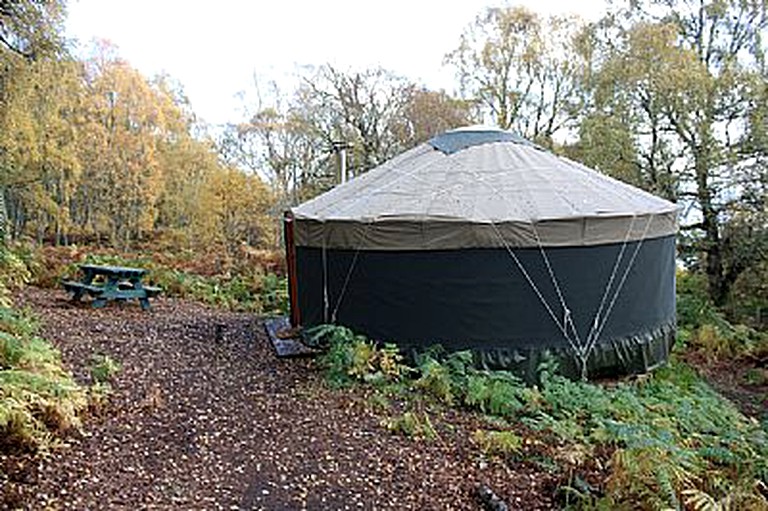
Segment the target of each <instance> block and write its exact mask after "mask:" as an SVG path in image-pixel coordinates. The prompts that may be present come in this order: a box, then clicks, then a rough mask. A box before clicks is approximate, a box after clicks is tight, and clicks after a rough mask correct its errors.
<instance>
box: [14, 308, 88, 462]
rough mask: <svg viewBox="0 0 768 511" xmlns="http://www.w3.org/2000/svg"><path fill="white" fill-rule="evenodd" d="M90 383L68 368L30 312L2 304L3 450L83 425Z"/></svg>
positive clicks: (50, 439)
mask: <svg viewBox="0 0 768 511" xmlns="http://www.w3.org/2000/svg"><path fill="white" fill-rule="evenodd" d="M88 404H89V391H88V389H86V388H84V387H81V386H80V385H78V384H77V383H76V382H75V381H74V379H73V378H72V375H71V374H70V373H69V372H67V371H65V370H64V369H63V367H62V364H61V358H60V356H59V353H58V351H56V350H55V349H54V348H53V347H52V346H51V345H50V344H49V343H48V342H47V341H45V340H44V339H42V338H40V337H39V336H38V335H37V322H36V321H35V319H34V318H33V317H32V316H30V315H29V314H27V313H24V312H19V311H15V310H12V309H10V308H7V307H1V308H0V450H13V449H22V450H34V449H40V448H44V447H47V446H50V445H52V444H53V443H54V442H55V439H56V436H57V435H58V434H60V433H63V432H65V431H67V430H70V429H73V428H77V427H79V426H80V416H81V414H82V413H83V412H84V411H85V410H86V409H87V407H88Z"/></svg>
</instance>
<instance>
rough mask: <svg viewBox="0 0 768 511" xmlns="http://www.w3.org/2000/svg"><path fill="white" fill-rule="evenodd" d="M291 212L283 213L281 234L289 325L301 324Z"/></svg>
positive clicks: (296, 325)
mask: <svg viewBox="0 0 768 511" xmlns="http://www.w3.org/2000/svg"><path fill="white" fill-rule="evenodd" d="M294 223H295V222H294V218H293V213H291V212H290V211H286V212H285V213H284V214H283V234H284V236H285V262H286V266H287V269H288V297H289V299H290V302H291V326H292V327H298V326H299V325H301V311H300V310H299V293H298V291H299V288H298V281H297V279H296V241H295V238H294V235H293V226H294Z"/></svg>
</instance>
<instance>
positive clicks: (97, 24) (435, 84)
mask: <svg viewBox="0 0 768 511" xmlns="http://www.w3.org/2000/svg"><path fill="white" fill-rule="evenodd" d="M514 3H515V4H523V5H526V6H528V7H530V8H531V9H533V10H535V11H537V12H540V13H542V14H552V13H560V14H564V13H567V12H575V13H577V14H580V15H581V16H582V17H584V18H586V19H596V18H598V17H599V16H600V14H601V13H602V11H603V9H604V1H603V0H577V1H571V2H564V1H562V0H560V1H558V0H520V1H517V2H514ZM500 4H501V3H500V2H498V1H497V2H493V1H490V0H456V1H453V2H452V1H451V0H380V1H376V2H371V1H369V0H356V1H355V0H325V1H312V0H266V1H265V0H251V1H246V0H241V1H237V0H218V1H215V2H210V1H205V2H203V1H199V0H194V1H192V0H187V1H182V0H70V5H69V16H68V20H67V34H68V36H69V37H71V38H76V39H77V40H79V41H80V43H81V46H83V47H84V46H87V43H89V42H90V41H91V40H92V39H93V38H100V39H108V40H110V41H111V42H112V43H114V44H116V45H117V47H118V49H119V53H120V55H121V56H122V57H123V58H125V59H126V60H128V61H129V62H130V63H131V64H132V65H133V66H134V67H136V68H138V69H139V70H140V71H141V72H142V73H144V74H145V75H146V76H153V75H155V74H157V73H160V72H166V73H168V74H169V75H170V76H171V77H173V78H174V79H176V80H178V81H179V82H180V83H181V84H182V85H183V86H184V90H185V91H186V93H187V96H188V97H189V98H190V100H191V102H192V107H193V109H194V111H195V112H196V113H197V114H198V115H199V116H200V117H202V118H203V119H204V120H205V121H207V122H209V123H212V124H219V123H225V122H235V121H237V120H239V118H240V112H241V110H242V101H241V99H238V97H237V94H238V93H240V92H243V91H246V92H247V91H249V90H250V91H252V90H253V89H254V86H253V83H254V79H253V77H254V75H258V76H259V80H260V81H261V82H262V83H264V82H266V81H270V80H276V81H277V82H278V83H281V82H282V83H286V82H290V77H291V76H293V75H294V74H295V72H296V69H297V68H298V66H302V65H308V64H310V65H321V64H324V63H331V64H334V65H336V66H339V67H340V68H342V69H353V70H361V69H365V68H368V67H376V66H382V67H384V68H386V69H389V70H391V71H394V72H395V73H397V74H400V75H402V76H406V77H408V78H410V79H411V80H414V81H417V82H420V83H423V84H424V85H426V86H427V87H430V88H432V89H441V88H442V89H445V90H447V91H448V92H453V89H454V87H455V85H454V79H453V74H452V71H451V70H450V69H449V68H445V67H443V65H442V60H443V56H444V55H445V54H446V53H447V52H449V51H451V50H453V49H454V48H455V47H456V46H457V45H458V40H459V35H460V34H461V32H462V31H463V30H464V28H465V27H466V26H467V25H468V24H469V23H471V22H472V20H474V18H475V16H476V15H477V14H478V13H479V12H480V11H481V10H482V9H483V8H484V7H487V6H490V5H500Z"/></svg>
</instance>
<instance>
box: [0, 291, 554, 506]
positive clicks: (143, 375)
mask: <svg viewBox="0 0 768 511" xmlns="http://www.w3.org/2000/svg"><path fill="white" fill-rule="evenodd" d="M20 302H21V303H22V305H25V306H28V307H30V308H31V309H33V310H34V311H35V312H36V313H37V314H38V315H39V317H40V318H41V320H42V322H43V325H44V326H43V334H44V336H45V337H46V338H48V339H49V340H51V341H52V342H53V343H54V344H55V345H56V346H57V347H59V349H60V350H61V352H62V357H63V359H64V362H65V364H66V365H67V366H68V367H70V368H71V369H72V371H73V372H74V374H75V376H76V377H77V379H78V380H80V381H83V382H88V381H89V370H88V366H89V363H90V359H91V357H92V356H93V355H94V354H96V353H99V354H105V355H109V356H110V357H112V358H113V359H115V360H117V361H118V362H120V364H121V365H122V370H121V371H120V372H119V373H118V375H117V376H116V378H115V380H114V383H113V387H114V392H113V394H112V396H111V398H110V403H109V405H108V407H107V408H106V409H105V410H103V411H102V412H101V413H100V414H99V415H98V416H94V417H91V418H89V419H88V420H87V421H86V425H85V427H84V428H83V431H82V433H80V434H78V435H76V436H73V437H70V438H68V439H67V440H66V442H67V445H65V446H63V447H62V448H60V449H55V450H53V451H52V452H51V453H49V454H45V455H39V456H37V457H34V458H33V457H29V456H15V457H3V458H1V461H2V463H1V464H0V468H2V469H3V470H5V471H6V476H7V478H8V479H9V480H10V483H9V484H7V485H5V487H4V488H2V489H0V507H2V506H6V507H20V508H26V509H42V508H49V509H127V508H133V509H136V508H138V509H398V510H401V509H479V505H478V503H477V501H476V500H475V498H474V488H475V487H476V485H477V484H478V483H481V482H483V483H487V484H489V485H490V486H491V487H492V488H494V489H495V490H496V491H497V492H498V493H499V494H500V495H501V496H502V498H503V499H504V500H506V502H507V503H508V504H510V508H512V509H516V508H519V509H549V508H552V507H554V503H553V502H552V501H551V499H550V494H551V487H552V485H553V484H554V482H553V479H552V477H551V476H549V475H547V474H546V473H542V472H540V471H537V470H536V469H535V468H533V467H531V466H529V465H525V464H519V465H514V464H509V463H504V462H501V461H493V460H485V459H483V458H482V456H480V454H479V452H478V450H477V448H476V447H475V446H473V445H472V443H471V441H470V440H469V438H471V435H472V431H474V429H475V428H476V427H477V426H478V421H479V418H477V417H472V416H469V415H462V414H458V413H456V412H435V413H436V414H438V416H436V417H435V419H434V421H435V423H436V425H437V429H438V431H439V433H440V435H439V438H438V439H437V440H433V441H427V440H419V439H413V438H407V437H405V436H400V435H395V434H392V433H390V432H388V431H387V430H386V429H385V428H384V427H383V426H382V425H381V422H382V418H383V417H386V413H387V412H382V411H381V410H376V409H375V407H374V406H372V405H371V404H370V401H369V400H368V399H367V397H366V395H365V391H364V390H354V391H350V390H345V391H335V390H332V389H329V388H328V387H327V386H326V385H324V384H323V382H322V377H321V375H320V374H319V372H318V370H317V369H316V368H315V367H314V365H313V363H312V361H310V360H298V359H292V360H280V359H277V358H276V357H275V356H274V353H273V351H272V348H271V346H270V345H269V343H268V341H267V339H266V337H265V335H264V333H263V328H262V327H261V325H260V324H259V323H258V321H257V320H256V318H254V317H253V316H252V315H250V314H240V313H231V312H225V311H221V310H216V309H211V308H208V307H205V306H203V305H199V304H196V303H191V302H184V301H178V300H170V299H162V298H161V299H158V300H155V301H154V302H153V308H152V310H151V311H149V312H143V311H141V310H140V308H139V307H138V305H136V304H125V305H123V306H120V305H118V304H111V305H110V306H109V307H107V308H105V309H101V310H99V309H92V308H90V307H89V306H87V305H77V306H76V305H72V304H70V303H69V302H68V301H67V296H66V295H65V294H64V293H63V292H59V291H48V290H40V289H35V288H31V289H28V290H26V291H25V292H24V293H23V296H22V297H21V299H20ZM445 414H450V416H446V415H445ZM500 490H501V491H500Z"/></svg>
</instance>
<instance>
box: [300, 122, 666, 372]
mask: <svg viewBox="0 0 768 511" xmlns="http://www.w3.org/2000/svg"><path fill="white" fill-rule="evenodd" d="M676 229H677V208H676V206H675V205H674V204H672V203H670V202H667V201H665V200H662V199H660V198H658V197H655V196H653V195H651V194H649V193H647V192H645V191H642V190H639V189H637V188H634V187H632V186H630V185H628V184H625V183H622V182H620V181H617V180H615V179H612V178H610V177H608V176H606V175H603V174H600V173H598V172H596V171H594V170H591V169H589V168H587V167H585V166H584V165H581V164H578V163H576V162H573V161H570V160H568V159H565V158H562V157H559V156H557V155H555V154H553V153H551V152H549V151H547V150H544V149H542V148H541V147H538V146H536V145H534V144H532V143H530V142H528V141H527V140H525V139H522V138H520V137H519V136H516V135H514V134H512V133H510V132H506V131H501V130H495V129H489V128H480V127H475V128H463V129H458V130H454V131H449V132H446V133H443V134H441V135H438V136H436V137H435V138H433V139H431V140H429V141H428V142H426V143H424V144H421V145H419V146H417V147H415V148H414V149H411V150H409V151H406V152H404V153H402V154H401V155H399V156H397V157H395V158H393V159H392V160H390V161H388V162H386V163H384V164H383V165H380V166H379V167H376V168H374V169H372V170H371V171H369V172H367V173H365V174H363V175H361V176H359V177H356V178H354V179H352V180H350V181H348V182H346V183H344V184H342V185H340V186H338V187H336V188H334V189H332V190H330V191H329V192H327V193H324V194H322V195H320V196H318V197H316V198H314V199H312V200H310V201H308V202H306V203H304V204H301V205H299V206H298V207H295V208H293V209H292V210H290V211H288V212H287V213H286V217H285V237H286V250H287V259H288V267H289V284H290V285H289V287H290V295H291V322H292V323H293V326H302V327H311V326H314V325H319V324H325V323H333V324H340V325H344V326H347V327H349V328H351V329H352V330H354V331H356V332H359V333H362V334H365V335H366V336H368V337H370V338H371V339H375V340H379V341H387V342H394V343H396V344H398V345H399V346H400V347H401V348H402V349H403V351H404V352H406V353H413V352H414V351H419V350H424V349H426V348H428V347H430V346H433V345H437V344H439V345H441V346H442V347H443V348H445V349H446V350H448V351H458V350H472V352H473V353H474V356H475V360H476V362H477V364H478V365H479V366H481V367H485V368H489V369H508V370H513V371H516V372H517V373H519V374H521V375H522V376H524V377H526V378H529V379H531V378H533V377H534V376H535V374H536V371H537V367H539V365H540V364H541V362H542V361H543V360H544V359H545V357H554V358H555V359H556V360H558V362H559V368H560V372H562V373H564V374H566V375H569V376H573V377H579V376H587V375H588V376H590V377H594V376H606V375H616V374H626V373H638V372H644V371H647V370H649V369H652V368H653V367H655V366H657V365H659V364H660V363H663V362H664V361H665V360H666V358H667V356H668V353H669V349H670V345H671V343H672V341H673V339H674V335H675V233H676Z"/></svg>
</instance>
